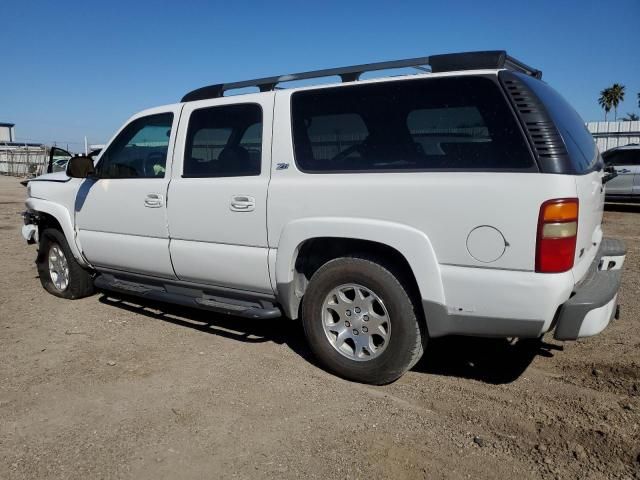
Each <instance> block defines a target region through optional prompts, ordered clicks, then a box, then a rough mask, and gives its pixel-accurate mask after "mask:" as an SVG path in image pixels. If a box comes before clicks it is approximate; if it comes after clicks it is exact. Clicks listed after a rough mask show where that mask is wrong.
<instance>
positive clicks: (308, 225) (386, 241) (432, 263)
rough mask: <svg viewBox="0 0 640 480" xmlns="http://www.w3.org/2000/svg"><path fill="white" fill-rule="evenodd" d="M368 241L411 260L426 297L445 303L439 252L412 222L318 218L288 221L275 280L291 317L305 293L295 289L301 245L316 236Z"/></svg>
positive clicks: (286, 311)
mask: <svg viewBox="0 0 640 480" xmlns="http://www.w3.org/2000/svg"><path fill="white" fill-rule="evenodd" d="M320 237H335V238H349V239H354V240H367V241H371V242H377V243H381V244H383V245H387V246H389V247H391V248H394V249H395V250H397V251H398V252H399V253H400V254H401V255H403V256H404V258H405V259H406V260H407V262H408V263H409V265H410V266H411V270H412V271H413V274H414V276H415V278H416V281H417V283H418V288H419V289H420V294H421V296H422V299H423V300H428V301H433V302H437V303H440V304H444V303H445V301H444V290H443V287H442V280H441V277H440V266H439V265H438V262H437V259H436V255H435V252H434V250H433V247H432V245H431V242H430V241H429V238H428V237H427V236H426V235H425V234H424V233H423V232H421V231H420V230H417V229H415V228H413V227H410V226H408V225H403V224H399V223H394V222H388V221H383V220H374V219H363V218H344V217H315V218H304V219H300V220H294V221H292V222H290V223H289V224H287V225H286V226H285V228H284V229H283V231H282V234H281V236H280V243H279V244H278V249H277V256H276V264H275V280H276V288H277V291H278V299H279V301H280V303H281V305H282V307H283V309H284V311H285V314H286V315H287V316H288V317H289V318H297V317H298V307H299V305H300V299H301V296H302V295H301V294H302V293H304V292H296V289H295V281H294V280H295V263H296V259H297V256H298V252H299V250H300V247H301V245H302V244H303V243H304V242H305V241H307V240H311V239H313V238H320Z"/></svg>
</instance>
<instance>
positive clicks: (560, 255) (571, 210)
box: [536, 198, 578, 273]
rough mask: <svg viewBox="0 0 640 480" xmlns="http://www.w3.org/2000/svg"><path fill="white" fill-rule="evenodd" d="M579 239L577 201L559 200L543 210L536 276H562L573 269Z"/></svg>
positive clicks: (539, 225) (540, 218)
mask: <svg viewBox="0 0 640 480" xmlns="http://www.w3.org/2000/svg"><path fill="white" fill-rule="evenodd" d="M577 236H578V199H577V198H558V199H555V200H548V201H546V202H544V203H543V204H542V205H541V206H540V216H539V218H538V238H537V240H536V272H540V273H560V272H566V271H567V270H570V269H571V268H572V267H573V260H574V258H575V255H576V239H577Z"/></svg>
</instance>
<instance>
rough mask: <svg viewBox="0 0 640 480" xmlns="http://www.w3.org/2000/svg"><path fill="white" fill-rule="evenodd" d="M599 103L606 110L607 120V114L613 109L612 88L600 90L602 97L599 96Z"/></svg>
mask: <svg viewBox="0 0 640 480" xmlns="http://www.w3.org/2000/svg"><path fill="white" fill-rule="evenodd" d="M598 104H599V105H600V106H601V107H602V109H603V110H604V121H605V122H606V121H607V114H608V113H609V112H610V111H611V106H612V104H611V89H610V88H605V89H604V90H602V91H601V92H600V98H598Z"/></svg>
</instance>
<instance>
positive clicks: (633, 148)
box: [602, 143, 640, 201]
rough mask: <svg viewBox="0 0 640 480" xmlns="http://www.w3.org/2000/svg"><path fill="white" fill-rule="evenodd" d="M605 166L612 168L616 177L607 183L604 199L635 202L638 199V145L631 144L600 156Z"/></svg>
mask: <svg viewBox="0 0 640 480" xmlns="http://www.w3.org/2000/svg"><path fill="white" fill-rule="evenodd" d="M602 158H603V159H604V162H605V165H606V166H608V167H613V169H614V170H615V172H616V174H617V175H616V177H615V178H613V179H612V180H611V181H610V182H608V183H607V188H606V195H607V196H606V199H607V200H612V201H636V200H638V199H640V145H639V144H637V143H632V144H630V145H625V146H623V147H616V148H612V149H611V150H607V151H606V152H604V153H603V154H602Z"/></svg>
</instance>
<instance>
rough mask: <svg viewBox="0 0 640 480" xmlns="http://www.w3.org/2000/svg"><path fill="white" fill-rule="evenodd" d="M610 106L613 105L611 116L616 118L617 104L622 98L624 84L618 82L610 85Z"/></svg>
mask: <svg viewBox="0 0 640 480" xmlns="http://www.w3.org/2000/svg"><path fill="white" fill-rule="evenodd" d="M610 91H611V106H612V107H613V118H614V120H615V121H617V120H618V105H619V104H620V102H622V101H623V100H624V91H625V86H624V85H620V84H619V83H614V84H613V85H611V88H610Z"/></svg>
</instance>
